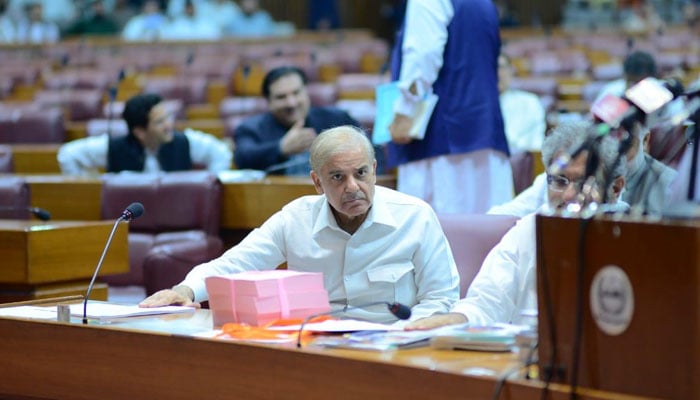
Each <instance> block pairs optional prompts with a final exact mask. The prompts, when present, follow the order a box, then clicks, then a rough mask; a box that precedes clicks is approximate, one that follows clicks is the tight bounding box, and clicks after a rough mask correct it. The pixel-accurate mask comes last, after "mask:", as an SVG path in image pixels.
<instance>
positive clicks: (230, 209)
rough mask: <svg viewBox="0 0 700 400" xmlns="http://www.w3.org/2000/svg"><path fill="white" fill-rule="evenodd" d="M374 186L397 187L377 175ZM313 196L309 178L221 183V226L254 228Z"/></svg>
mask: <svg viewBox="0 0 700 400" xmlns="http://www.w3.org/2000/svg"><path fill="white" fill-rule="evenodd" d="M377 184H378V185H382V186H386V187H390V188H396V178H395V177H394V176H389V175H383V176H378V177H377ZM315 194H318V193H316V189H315V188H314V185H313V182H312V181H311V178H308V177H291V176H269V177H267V178H265V179H263V180H260V181H253V182H230V183H224V184H223V199H222V203H221V227H222V228H225V229H254V228H257V227H259V226H260V225H262V223H263V222H265V220H267V219H268V218H270V217H271V216H272V214H274V213H276V212H277V211H279V210H280V209H282V207H283V206H284V205H285V204H287V203H289V202H290V201H292V200H294V199H296V198H299V197H301V196H308V195H315Z"/></svg>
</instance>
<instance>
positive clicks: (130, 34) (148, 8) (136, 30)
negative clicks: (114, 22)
mask: <svg viewBox="0 0 700 400" xmlns="http://www.w3.org/2000/svg"><path fill="white" fill-rule="evenodd" d="M167 22H168V19H167V18H166V17H165V15H164V14H163V7H162V3H161V2H160V1H158V0H146V1H145V2H144V3H143V7H142V9H141V13H140V14H138V15H135V16H134V17H132V18H131V19H130V20H129V22H127V24H126V26H125V27H124V30H123V31H122V38H123V39H124V40H131V41H135V40H154V39H157V38H159V37H160V34H161V30H162V29H163V27H164V26H165V24H166V23H167Z"/></svg>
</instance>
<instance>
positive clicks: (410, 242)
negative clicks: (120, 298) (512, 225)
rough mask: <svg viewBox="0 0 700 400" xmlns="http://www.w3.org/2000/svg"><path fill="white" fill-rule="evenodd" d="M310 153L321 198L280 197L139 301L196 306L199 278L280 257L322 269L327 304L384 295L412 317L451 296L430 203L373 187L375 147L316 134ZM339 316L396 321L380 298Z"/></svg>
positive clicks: (264, 266) (452, 271)
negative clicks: (224, 246) (253, 223)
mask: <svg viewBox="0 0 700 400" xmlns="http://www.w3.org/2000/svg"><path fill="white" fill-rule="evenodd" d="M310 154H311V158H310V163H311V169H312V171H311V178H312V180H313V182H314V186H315V187H316V190H317V191H318V193H319V194H320V195H318V196H305V197H302V198H300V199H297V200H294V201H292V202H291V203H289V204H287V205H286V206H285V207H284V208H282V210H281V211H279V212H277V213H276V214H275V215H273V216H272V217H270V219H268V220H267V221H265V223H264V224H263V225H262V226H261V227H260V228H258V229H255V230H254V231H253V232H251V233H250V234H249V235H248V236H247V237H246V238H245V239H243V241H242V242H241V243H239V244H238V245H236V246H234V247H233V248H231V249H230V250H228V251H227V252H226V253H224V254H223V255H222V256H221V257H219V258H217V259H215V260H213V261H211V262H208V263H205V264H202V265H199V266H197V267H195V268H194V269H193V270H192V271H191V272H190V273H189V274H188V275H187V277H186V278H185V280H184V281H183V282H182V283H181V284H179V285H177V286H175V287H173V288H172V289H168V290H162V291H160V292H157V293H155V294H153V295H152V296H151V297H149V298H147V299H145V300H144V301H143V302H141V306H142V307H156V306H163V305H168V304H179V305H184V306H192V307H198V306H199V302H200V301H204V300H207V293H206V289H205V285H204V279H205V278H206V277H208V276H212V275H223V274H231V273H235V272H242V271H250V270H272V269H274V268H276V267H277V266H278V265H280V264H282V263H284V262H286V263H287V267H288V268H289V269H291V270H297V271H309V272H322V273H323V279H324V286H325V289H326V290H327V291H328V295H329V299H330V301H331V306H332V308H333V309H334V310H340V309H343V308H345V307H356V306H361V305H363V304H367V303H371V302H377V301H387V302H400V303H402V304H404V305H406V306H408V307H411V312H412V316H411V319H417V318H421V317H426V316H428V315H432V314H434V313H439V312H447V311H448V310H449V309H450V307H451V306H452V303H453V302H455V301H456V300H457V299H458V297H459V274H458V272H457V268H456V266H455V262H454V258H453V256H452V252H451V250H450V246H449V244H448V242H447V239H446V238H445V235H444V233H443V232H442V229H441V227H440V223H439V221H438V219H437V216H436V215H435V213H434V212H433V210H432V209H431V208H430V206H429V205H428V204H426V203H425V202H423V201H421V200H419V199H417V198H414V197H411V196H408V195H405V194H402V193H399V192H396V191H394V190H391V189H387V188H384V187H381V186H380V187H375V182H376V165H377V161H376V159H375V157H374V148H373V146H372V144H371V143H370V141H369V140H368V139H367V137H366V135H365V134H364V133H363V132H362V131H360V130H359V129H358V128H354V127H351V126H341V127H337V128H332V129H330V130H327V131H325V132H323V133H321V134H320V135H318V136H317V138H316V139H314V142H313V144H312V146H311V149H310ZM418 232H419V233H420V234H417V233H418ZM345 315H346V316H348V317H353V318H362V319H366V320H370V321H374V322H383V323H390V322H396V321H397V318H396V317H395V316H394V315H392V314H390V313H388V312H387V310H386V306H382V305H376V306H370V307H366V308H363V309H359V308H350V309H348V311H347V314H345Z"/></svg>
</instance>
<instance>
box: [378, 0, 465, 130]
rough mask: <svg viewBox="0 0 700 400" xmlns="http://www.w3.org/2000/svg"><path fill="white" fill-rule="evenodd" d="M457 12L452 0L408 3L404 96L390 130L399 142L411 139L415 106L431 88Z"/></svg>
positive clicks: (403, 50)
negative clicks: (410, 131)
mask: <svg viewBox="0 0 700 400" xmlns="http://www.w3.org/2000/svg"><path fill="white" fill-rule="evenodd" d="M453 15H454V8H453V7H452V3H450V1H449V0H412V1H409V2H408V5H407V6H406V16H405V23H404V28H403V32H404V34H403V42H402V46H401V71H400V73H399V79H398V86H399V89H401V94H402V96H401V97H399V99H398V101H397V102H396V104H395V105H394V121H393V122H392V124H391V126H390V128H389V130H390V131H391V134H392V139H393V140H394V141H395V142H396V143H400V144H405V143H408V142H410V140H411V139H410V138H409V137H408V132H409V129H410V127H411V121H412V117H413V115H414V113H415V107H416V105H417V104H418V102H419V101H420V100H421V99H422V98H423V97H424V96H425V94H426V93H430V92H431V91H432V85H433V83H434V82H435V80H436V79H437V76H438V73H439V72H440V69H441V68H442V64H443V52H444V49H445V44H446V43H447V26H448V24H449V23H450V20H451V19H452V16H453Z"/></svg>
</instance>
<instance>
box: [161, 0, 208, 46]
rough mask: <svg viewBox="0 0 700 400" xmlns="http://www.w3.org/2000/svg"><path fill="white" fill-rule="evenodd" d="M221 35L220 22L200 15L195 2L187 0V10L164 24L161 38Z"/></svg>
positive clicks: (191, 38)
mask: <svg viewBox="0 0 700 400" xmlns="http://www.w3.org/2000/svg"><path fill="white" fill-rule="evenodd" d="M220 37H221V30H220V29H219V26H218V24H215V23H212V22H211V20H206V19H204V18H203V17H202V16H201V15H200V16H198V13H197V12H196V8H195V5H194V2H193V1H192V0H186V1H185V12H184V13H183V14H181V15H178V16H177V17H172V19H171V20H170V21H169V22H168V23H166V24H165V25H163V28H162V29H161V34H160V38H161V39H163V40H216V39H219V38H220Z"/></svg>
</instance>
